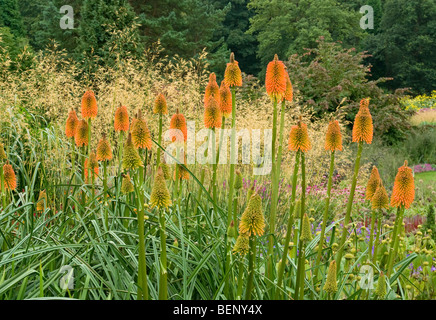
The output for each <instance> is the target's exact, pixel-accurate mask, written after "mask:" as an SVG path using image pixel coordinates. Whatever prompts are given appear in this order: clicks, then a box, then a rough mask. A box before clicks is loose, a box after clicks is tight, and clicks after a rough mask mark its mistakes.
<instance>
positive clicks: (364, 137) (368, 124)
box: [353, 98, 374, 144]
mask: <svg viewBox="0 0 436 320" xmlns="http://www.w3.org/2000/svg"><path fill="white" fill-rule="evenodd" d="M368 106H369V98H366V99H362V100H361V101H360V108H359V112H358V113H357V115H356V118H355V120H354V124H353V142H361V141H364V142H366V143H367V144H371V142H372V137H373V130H374V128H373V124H372V116H371V113H370V112H369V108H368Z"/></svg>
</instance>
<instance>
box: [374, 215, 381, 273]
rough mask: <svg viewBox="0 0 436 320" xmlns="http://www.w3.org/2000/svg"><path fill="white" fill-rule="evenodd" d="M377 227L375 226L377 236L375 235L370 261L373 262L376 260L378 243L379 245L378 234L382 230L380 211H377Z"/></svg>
mask: <svg viewBox="0 0 436 320" xmlns="http://www.w3.org/2000/svg"><path fill="white" fill-rule="evenodd" d="M377 227H378V228H377V229H378V231H377V236H376V237H375V244H374V254H373V257H372V262H373V263H374V264H375V263H376V261H377V256H378V255H377V253H378V245H379V242H380V235H381V232H382V213H381V212H379V214H378V219H377Z"/></svg>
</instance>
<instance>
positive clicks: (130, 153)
mask: <svg viewBox="0 0 436 320" xmlns="http://www.w3.org/2000/svg"><path fill="white" fill-rule="evenodd" d="M143 166H144V165H143V164H142V160H141V157H140V156H139V154H138V150H137V149H136V148H135V146H134V145H133V142H132V134H131V133H129V136H128V138H127V141H126V144H125V145H124V151H123V169H124V170H132V169H136V168H138V167H143Z"/></svg>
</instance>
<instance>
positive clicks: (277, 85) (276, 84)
mask: <svg viewBox="0 0 436 320" xmlns="http://www.w3.org/2000/svg"><path fill="white" fill-rule="evenodd" d="M286 74H287V72H286V69H285V65H284V63H283V62H282V61H280V60H279V58H278V56H277V55H274V60H273V61H271V62H270V63H268V66H267V68H266V77H265V87H266V92H267V94H268V95H269V96H270V98H271V99H272V100H276V101H281V100H282V99H283V98H284V96H285V92H286Z"/></svg>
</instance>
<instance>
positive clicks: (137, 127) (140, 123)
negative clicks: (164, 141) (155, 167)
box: [132, 110, 152, 150]
mask: <svg viewBox="0 0 436 320" xmlns="http://www.w3.org/2000/svg"><path fill="white" fill-rule="evenodd" d="M132 142H133V144H134V146H135V148H141V149H145V148H147V149H148V150H151V146H152V140H151V133H150V130H149V129H148V126H147V122H146V121H145V120H144V119H142V112H141V110H139V111H138V115H137V118H136V121H134V123H133V122H132Z"/></svg>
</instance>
